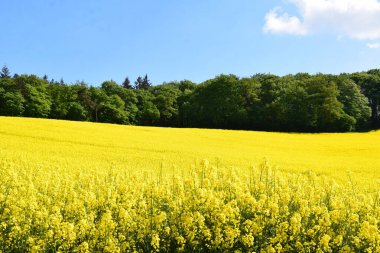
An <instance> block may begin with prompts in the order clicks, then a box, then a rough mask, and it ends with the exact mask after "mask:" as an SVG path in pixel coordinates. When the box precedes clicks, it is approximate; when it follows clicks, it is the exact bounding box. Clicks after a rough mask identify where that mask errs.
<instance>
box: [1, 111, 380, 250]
mask: <svg viewBox="0 0 380 253" xmlns="http://www.w3.org/2000/svg"><path fill="white" fill-rule="evenodd" d="M379 154H380V132H370V133H347V134H293V133H268V132H249V131H227V130H206V129H175V128H153V127H134V126H121V125H110V124H95V123H83V122H68V121H57V120H42V119H25V118H10V117H9V118H8V117H0V174H1V177H0V252H1V251H3V252H25V251H31V252H73V251H75V252H94V251H98V252H134V251H136V252H183V251H184V252H205V251H207V252H223V251H232V252H233V251H236V252H380V232H379V220H380V195H379V188H380V183H379V181H378V178H379V175H380V174H379V171H380V156H379Z"/></svg>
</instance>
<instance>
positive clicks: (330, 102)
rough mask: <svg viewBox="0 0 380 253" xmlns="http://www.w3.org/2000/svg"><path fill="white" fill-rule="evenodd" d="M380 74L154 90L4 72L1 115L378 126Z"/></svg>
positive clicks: (305, 128) (263, 126) (249, 125)
mask: <svg viewBox="0 0 380 253" xmlns="http://www.w3.org/2000/svg"><path fill="white" fill-rule="evenodd" d="M379 103H380V70H379V69H374V70H370V71H367V72H360V73H351V74H340V75H328V74H316V75H310V74H307V73H298V74H296V75H286V76H282V77H280V76H276V75H272V74H255V75H253V76H251V77H246V78H239V77H237V76H235V75H219V76H217V77H215V78H213V79H209V80H206V81H204V82H202V83H200V84H195V83H193V82H191V81H189V80H183V81H174V82H168V83H163V84H160V85H152V84H151V82H150V81H149V79H148V76H147V75H145V76H144V77H138V78H137V80H136V81H135V82H134V84H133V85H132V84H131V82H130V80H129V79H128V78H126V79H125V81H124V82H123V83H122V84H117V83H116V82H115V81H112V80H111V81H105V82H103V83H102V84H101V85H100V86H99V87H96V86H90V85H88V84H86V83H84V82H77V83H74V84H66V83H65V82H64V81H63V80H60V81H54V80H48V77H47V76H46V75H45V76H44V77H42V78H41V77H38V76H36V75H18V74H14V75H13V76H11V74H10V71H9V69H8V68H7V67H6V66H4V67H3V68H2V70H1V72H0V115H3V116H24V117H37V118H51V119H65V120H78V121H93V122H107V123H117V124H132V125H146V126H169V127H199V128H223V129H243V130H266V131H292V132H345V131H366V130H369V129H375V128H379V126H380V119H379V111H378V108H379Z"/></svg>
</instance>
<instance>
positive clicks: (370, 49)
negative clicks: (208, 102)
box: [0, 0, 380, 85]
mask: <svg viewBox="0 0 380 253" xmlns="http://www.w3.org/2000/svg"><path fill="white" fill-rule="evenodd" d="M0 23H1V29H0V30H1V33H0V64H1V65H3V64H6V65H7V66H8V67H9V69H10V70H11V73H19V74H37V75H39V76H43V75H44V74H47V75H48V76H49V78H54V79H56V80H59V79H60V78H63V79H64V80H65V81H66V82H68V83H73V82H75V81H85V82H87V83H88V84H91V85H100V84H101V83H102V82H103V81H104V80H109V79H113V80H115V81H117V82H118V83H121V82H122V81H123V80H124V78H125V77H126V76H129V78H130V79H131V81H132V82H133V81H134V80H135V79H136V77H137V76H138V75H145V74H148V76H149V78H150V80H151V81H152V82H153V83H154V84H159V83H162V82H164V81H166V82H168V81H173V80H178V81H179V80H183V79H189V80H192V81H194V82H197V83H199V82H202V81H204V80H206V79H209V78H213V77H215V76H216V75H218V74H221V73H225V74H229V73H233V74H236V75H238V76H250V75H253V74H255V73H273V74H277V75H284V74H289V73H297V72H309V73H316V72H324V73H340V72H354V71H362V70H368V69H371V68H380V2H379V1H377V0H360V1H359V0H327V1H326V0H161V1H159V0H134V1H132V0H33V1H31V0H12V1H2V3H1V11H0Z"/></svg>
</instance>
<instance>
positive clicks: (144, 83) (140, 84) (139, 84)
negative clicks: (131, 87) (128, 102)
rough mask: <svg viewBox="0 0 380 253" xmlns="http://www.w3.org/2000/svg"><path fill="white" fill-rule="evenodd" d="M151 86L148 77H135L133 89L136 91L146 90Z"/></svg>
mask: <svg viewBox="0 0 380 253" xmlns="http://www.w3.org/2000/svg"><path fill="white" fill-rule="evenodd" d="M151 86H152V83H151V82H150V81H149V79H148V75H145V76H144V77H141V76H139V77H137V79H136V81H135V89H136V90H147V89H149V88H150V87H151Z"/></svg>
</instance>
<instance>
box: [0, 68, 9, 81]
mask: <svg viewBox="0 0 380 253" xmlns="http://www.w3.org/2000/svg"><path fill="white" fill-rule="evenodd" d="M0 78H11V73H10V71H9V69H8V67H7V66H6V65H4V66H3V67H2V68H1V72H0Z"/></svg>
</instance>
